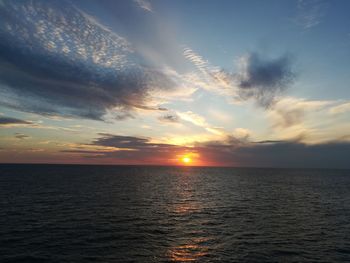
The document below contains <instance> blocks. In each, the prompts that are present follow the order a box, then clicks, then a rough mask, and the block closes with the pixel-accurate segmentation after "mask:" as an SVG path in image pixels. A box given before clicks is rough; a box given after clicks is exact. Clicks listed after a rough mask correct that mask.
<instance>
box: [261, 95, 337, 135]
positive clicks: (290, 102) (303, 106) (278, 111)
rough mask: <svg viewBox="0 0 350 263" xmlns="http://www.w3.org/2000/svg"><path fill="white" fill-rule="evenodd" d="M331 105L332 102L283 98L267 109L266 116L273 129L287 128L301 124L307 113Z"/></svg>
mask: <svg viewBox="0 0 350 263" xmlns="http://www.w3.org/2000/svg"><path fill="white" fill-rule="evenodd" d="M332 103H334V102H332V101H317V100H314V101H313V100H306V99H300V98H294V97H283V98H281V99H280V100H279V101H278V102H276V104H275V105H274V106H273V107H272V108H271V109H269V111H268V116H269V118H270V119H271V121H272V123H273V126H274V127H279V128H288V127H291V126H294V125H298V124H301V123H302V122H303V121H304V118H305V116H306V115H307V114H308V113H311V112H315V111H318V110H321V109H324V108H325V107H327V106H330V105H331V104H332Z"/></svg>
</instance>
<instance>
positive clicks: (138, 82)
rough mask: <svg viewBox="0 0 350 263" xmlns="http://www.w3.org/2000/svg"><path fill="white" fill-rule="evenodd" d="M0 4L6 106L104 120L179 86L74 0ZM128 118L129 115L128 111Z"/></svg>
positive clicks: (1, 90) (0, 81)
mask: <svg viewBox="0 0 350 263" xmlns="http://www.w3.org/2000/svg"><path fill="white" fill-rule="evenodd" d="M5 2H6V4H4V5H1V6H0V33H1V42H0V95H1V96H0V105H3V106H6V107H10V108H14V109H17V110H22V111H27V112H34V113H38V114H42V115H61V116H72V117H79V118H88V119H95V120H101V119H103V116H104V115H105V114H106V113H108V112H109V111H114V110H115V109H118V110H121V111H122V113H123V112H125V111H130V110H133V109H134V108H138V107H145V105H147V103H148V99H149V97H150V93H151V92H152V91H154V90H158V89H162V90H167V89H171V88H172V87H173V86H175V84H174V83H173V81H172V80H171V79H169V78H168V76H167V75H166V74H164V73H163V72H162V70H159V69H156V68H151V67H146V66H141V65H140V63H139V59H141V58H139V57H138V54H137V53H135V51H134V50H133V48H132V46H131V44H130V43H129V42H128V41H127V40H126V39H125V38H123V37H122V36H120V35H118V34H116V33H115V32H113V31H111V30H110V29H109V28H108V27H106V26H104V25H102V24H101V23H100V22H98V21H97V20H96V19H95V18H93V17H91V16H89V15H88V14H86V13H84V12H83V11H81V10H79V9H77V8H76V7H74V6H72V5H71V4H69V3H68V2H59V3H58V2H52V1H34V2H33V1H23V2H21V3H18V2H13V1H5ZM122 115H123V116H122V118H123V117H127V114H122Z"/></svg>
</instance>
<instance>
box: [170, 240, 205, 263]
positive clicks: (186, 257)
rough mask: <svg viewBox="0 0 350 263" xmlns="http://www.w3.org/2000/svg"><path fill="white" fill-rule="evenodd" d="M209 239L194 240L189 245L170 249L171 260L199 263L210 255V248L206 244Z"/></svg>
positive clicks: (185, 244) (180, 245)
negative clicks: (197, 262) (195, 262)
mask: <svg viewBox="0 0 350 263" xmlns="http://www.w3.org/2000/svg"><path fill="white" fill-rule="evenodd" d="M208 240H209V238H194V239H191V240H189V241H188V242H187V243H184V244H179V245H177V246H174V247H172V248H170V249H169V253H168V254H169V259H170V260H171V261H174V262H188V261H197V260H199V259H200V258H202V257H204V256H206V255H208V251H209V247H208V245H206V244H205V242H207V241H208Z"/></svg>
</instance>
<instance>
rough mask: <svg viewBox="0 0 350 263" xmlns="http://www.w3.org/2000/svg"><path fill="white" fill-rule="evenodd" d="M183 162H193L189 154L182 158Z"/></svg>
mask: <svg viewBox="0 0 350 263" xmlns="http://www.w3.org/2000/svg"><path fill="white" fill-rule="evenodd" d="M182 162H184V163H185V164H188V163H190V162H191V158H190V157H188V156H185V157H183V158H182Z"/></svg>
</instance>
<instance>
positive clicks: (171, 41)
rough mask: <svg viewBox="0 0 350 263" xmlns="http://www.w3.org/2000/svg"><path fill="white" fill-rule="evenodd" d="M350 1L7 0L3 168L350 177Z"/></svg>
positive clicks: (2, 44)
mask: <svg viewBox="0 0 350 263" xmlns="http://www.w3.org/2000/svg"><path fill="white" fill-rule="evenodd" d="M349 10H350V2H349V1H346V0H343V1H342V0H338V1H324V0H309V1H306V0H298V1H297V0H295V1H277V0H276V1H272V0H270V1H264V2H261V1H252V0H249V1H238V0H234V1H231V0H228V1H224V0H218V1H213V0H211V1H206V0H202V1H195V0H177V1H170V0H129V1H126V0H118V1H113V0H99V1H97V0H96V1H93V0H84V1H83V0H81V1H79V0H71V1H68V0H67V1H64V0H59V1H54V0H50V1H45V0H42V1H40V0H32V1H25V0H23V1H7V0H0V162H1V163H69V164H70V163H81V164H149V165H194V166H244V167H246V166H248V167H296V168H297V167H310V168H350V162H349V156H350V91H349V90H350V87H349V83H350V17H349V15H348V11H349Z"/></svg>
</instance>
